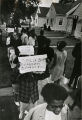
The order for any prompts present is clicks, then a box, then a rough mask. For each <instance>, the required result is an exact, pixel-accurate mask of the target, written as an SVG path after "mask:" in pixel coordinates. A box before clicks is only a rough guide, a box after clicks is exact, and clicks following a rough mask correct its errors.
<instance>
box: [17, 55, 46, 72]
mask: <svg viewBox="0 0 82 120" xmlns="http://www.w3.org/2000/svg"><path fill="white" fill-rule="evenodd" d="M46 58H47V55H46V54H45V55H35V56H26V57H18V60H19V63H20V67H19V72H20V73H21V74H23V73H27V72H38V71H39V72H40V71H45V70H46Z"/></svg>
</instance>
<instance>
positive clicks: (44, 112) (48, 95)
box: [24, 83, 70, 120]
mask: <svg viewBox="0 0 82 120" xmlns="http://www.w3.org/2000/svg"><path fill="white" fill-rule="evenodd" d="M41 94H42V96H43V98H44V100H45V102H46V103H43V104H40V105H38V106H36V107H35V108H33V109H31V110H30V112H29V113H28V115H26V117H25V118H24V120H70V111H69V110H68V106H67V105H65V104H64V101H65V100H66V98H67V96H68V94H67V91H66V90H65V88H63V87H62V86H59V85H56V84H53V83H48V84H46V85H45V86H44V87H43V89H42V92H41Z"/></svg>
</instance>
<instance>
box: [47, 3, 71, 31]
mask: <svg viewBox="0 0 82 120" xmlns="http://www.w3.org/2000/svg"><path fill="white" fill-rule="evenodd" d="M69 9H70V5H68V4H66V5H62V4H60V3H52V4H51V7H50V9H49V12H48V13H47V16H46V18H47V23H46V24H47V25H48V26H50V27H51V29H52V30H55V31H66V25H67V17H66V13H67V12H68V11H69Z"/></svg>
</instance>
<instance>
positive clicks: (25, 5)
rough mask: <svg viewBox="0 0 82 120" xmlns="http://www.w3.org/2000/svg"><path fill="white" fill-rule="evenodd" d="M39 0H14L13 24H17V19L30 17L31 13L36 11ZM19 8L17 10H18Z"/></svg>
mask: <svg viewBox="0 0 82 120" xmlns="http://www.w3.org/2000/svg"><path fill="white" fill-rule="evenodd" d="M39 2H40V1H39V0H16V2H15V12H14V17H13V18H14V19H13V21H14V24H18V21H19V19H20V18H21V15H22V18H23V19H24V18H25V17H28V18H30V17H31V15H32V14H33V13H34V12H35V11H36V9H37V7H38V4H39ZM18 10H19V11H18Z"/></svg>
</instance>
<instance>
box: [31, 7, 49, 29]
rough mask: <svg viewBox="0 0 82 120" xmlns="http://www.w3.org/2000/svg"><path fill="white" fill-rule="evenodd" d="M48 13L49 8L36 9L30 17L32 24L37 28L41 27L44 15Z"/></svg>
mask: <svg viewBox="0 0 82 120" xmlns="http://www.w3.org/2000/svg"><path fill="white" fill-rule="evenodd" d="M48 11H49V7H38V9H37V11H36V13H35V14H33V15H32V16H31V20H32V24H34V25H35V26H38V27H43V25H44V24H45V23H46V15H47V13H48Z"/></svg>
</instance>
